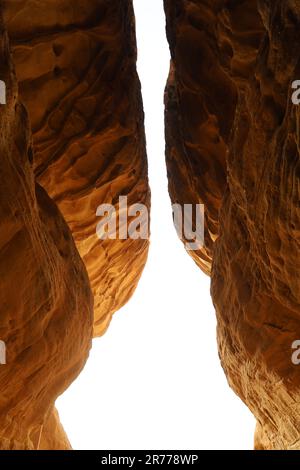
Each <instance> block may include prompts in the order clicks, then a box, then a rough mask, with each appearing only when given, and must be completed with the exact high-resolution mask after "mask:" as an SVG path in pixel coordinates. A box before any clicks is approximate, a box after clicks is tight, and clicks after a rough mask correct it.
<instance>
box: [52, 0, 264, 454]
mask: <svg viewBox="0 0 300 470" xmlns="http://www.w3.org/2000/svg"><path fill="white" fill-rule="evenodd" d="M134 5H135V11H136V18H137V38H138V50H139V60H138V71H139V75H140V79H141V82H142V88H143V99H144V108H145V113H146V134H147V141H148V159H149V174H150V184H151V191H152V216H151V218H152V220H151V232H152V237H151V249H150V254H149V260H148V263H147V266H146V268H145V271H144V274H143V276H142V279H141V281H140V284H139V286H138V289H137V291H136V293H135V295H134V296H133V298H132V299H131V300H130V302H129V303H128V304H127V305H126V306H125V307H124V308H123V309H122V310H120V311H119V312H118V313H117V314H116V315H115V316H114V319H113V321H112V324H111V326H110V328H109V330H108V332H107V333H106V334H105V336H104V337H102V338H99V339H96V340H94V341H93V349H92V352H91V355H90V358H89V360H88V363H87V366H86V367H85V369H84V371H83V372H82V373H81V375H80V377H79V378H78V379H77V380H76V381H75V382H74V383H73V384H72V386H71V387H70V388H69V390H67V391H66V392H65V393H64V395H63V396H62V397H60V398H59V399H58V401H57V407H58V410H59V413H60V416H61V420H62V423H63V425H64V427H65V430H66V432H67V434H68V436H69V439H70V441H71V444H72V445H73V448H74V449H96V450H116V449H120V450H138V449H144V450H153V449H169V450H176V449H183V450H190V449H195V450H198V449H199V450H201V449H252V448H253V435H254V427H255V422H254V418H253V416H252V415H251V413H250V412H249V411H248V409H247V408H246V407H245V405H244V404H243V403H242V402H241V401H240V400H239V398H237V397H236V396H235V395H234V393H233V392H232V391H231V390H230V389H229V387H228V385H227V382H226V379H225V376H224V373H223V371H222V368H221V366H220V363H219V359H218V354H217V346H216V321H215V314H214V309H213V306H212V302H211V299H210V295H209V279H208V278H207V277H206V276H205V275H204V274H203V273H202V272H201V271H200V270H199V268H197V266H196V265H195V264H194V262H193V261H192V259H191V258H190V257H189V256H188V255H187V253H186V252H185V250H184V248H183V245H182V244H181V242H180V241H179V240H178V238H177V235H176V233H175V230H174V227H173V224H172V215H171V205H170V200H169V196H168V192H167V179H166V168H165V161H164V145H165V144H164V108H163V94H164V87H165V83H166V79H167V74H168V69H169V49H168V45H167V40H166V36H165V20H164V12H163V0H134Z"/></svg>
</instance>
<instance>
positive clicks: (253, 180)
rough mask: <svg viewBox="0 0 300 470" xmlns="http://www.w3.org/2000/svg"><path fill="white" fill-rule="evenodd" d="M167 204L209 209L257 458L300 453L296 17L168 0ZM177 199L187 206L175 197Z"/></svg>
mask: <svg viewBox="0 0 300 470" xmlns="http://www.w3.org/2000/svg"><path fill="white" fill-rule="evenodd" d="M165 7H166V14H167V21H168V37H169V41H170V47H171V52H172V61H173V64H172V67H171V73H170V78H169V82H168V86H167V91H166V127H167V130H166V134H167V164H168V167H169V178H170V194H171V197H172V199H173V200H174V199H176V198H180V197H181V199H182V200H181V201H180V202H182V203H186V202H195V201H196V202H197V201H199V200H200V201H203V202H204V203H205V206H206V239H205V241H206V246H205V248H204V249H203V250H202V251H200V252H198V253H197V252H196V254H195V257H196V261H197V263H198V264H199V265H200V266H201V267H202V268H203V269H204V271H205V272H209V271H210V265H211V260H212V272H211V275H212V296H213V300H214V304H215V306H216V311H217V319H218V344H219V353H220V357H221V361H222V365H223V368H224V371H225V373H226V375H227V378H228V381H229V384H230V385H231V387H232V388H233V389H234V390H235V392H236V393H237V394H238V395H239V396H240V397H241V398H242V399H243V400H244V402H245V403H246V404H247V405H248V406H249V408H250V409H251V410H252V412H253V413H254V415H255V416H256V418H257V422H258V425H257V432H256V439H255V446H256V448H258V449H299V448H300V443H299V442H300V438H299V431H300V430H299V413H300V411H299V406H298V405H297V403H298V402H299V391H300V389H299V370H298V369H297V366H295V365H294V364H293V363H292V361H291V355H292V349H291V345H292V342H293V341H294V340H296V339H298V337H299V332H300V315H299V313H300V281H299V279H300V276H299V274H300V257H299V243H300V240H299V216H300V211H299V111H298V108H297V107H295V106H294V105H292V102H291V83H292V81H293V80H295V79H299V78H300V68H299V64H300V61H299V50H300V49H299V46H300V39H299V25H300V6H299V3H298V2H295V1H293V0H287V1H284V2H283V1H280V0H275V1H270V0H259V1H257V2H256V1H254V0H241V1H222V0H209V1H208V0H207V1H205V0H203V1H195V0H193V1H191V0H175V1H172V0H165ZM180 194H182V196H180Z"/></svg>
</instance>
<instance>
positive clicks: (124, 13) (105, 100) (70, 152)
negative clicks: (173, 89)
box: [3, 0, 149, 335]
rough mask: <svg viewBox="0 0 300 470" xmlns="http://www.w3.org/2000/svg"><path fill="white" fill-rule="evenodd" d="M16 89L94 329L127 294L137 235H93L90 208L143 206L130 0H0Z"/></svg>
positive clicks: (145, 191)
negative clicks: (80, 274) (87, 285)
mask: <svg viewBox="0 0 300 470" xmlns="http://www.w3.org/2000/svg"><path fill="white" fill-rule="evenodd" d="M3 4H4V14H5V22H6V27H7V29H8V32H9V37H10V41H11V43H12V50H13V57H14V63H15V66H16V74H17V78H18V82H19V89H20V97H21V99H22V101H23V102H24V104H25V105H26V107H27V109H28V112H29V117H30V121H31V124H32V129H33V142H34V150H35V151H34V156H33V166H34V170H35V175H36V178H37V180H38V181H39V183H40V184H41V185H42V186H43V187H44V188H45V189H46V191H47V192H48V194H49V196H50V197H51V198H52V199H53V200H54V201H55V202H56V203H57V205H58V207H59V209H60V210H61V212H62V214H63V216H64V218H65V220H66V222H67V223H68V225H69V227H70V229H71V231H72V234H73V237H74V240H75V243H76V245H77V248H78V250H79V253H80V255H81V257H82V259H83V261H84V263H85V265H86V267H87V270H88V274H89V278H90V282H91V286H92V290H93V294H94V301H95V327H94V334H95V335H100V334H102V333H103V332H104V331H105V330H106V328H107V326H108V324H109V322H110V319H111V316H112V314H113V313H114V312H115V311H116V310H118V309H119V308H120V307H121V306H122V305H124V303H126V301H127V300H128V299H129V298H130V297H131V295H132V293H133V291H134V290H135V287H136V285H137V282H138V280H139V277H140V275H141V273H142V270H143V267H144V264H145V262H146V258H147V251H148V241H147V240H130V239H127V240H106V241H102V242H101V243H100V242H99V239H98V238H97V236H96V226H97V223H98V222H99V218H98V217H96V210H97V207H98V206H99V205H100V204H103V203H112V204H113V205H114V206H116V208H118V200H119V196H120V195H121V196H127V197H128V205H132V204H135V203H143V204H145V205H147V206H148V207H149V188H148V177H147V160H146V152H145V138H144V126H143V111H142V103H141V95H140V84H139V80H138V77H137V73H136V45H135V44H136V43H135V31H134V16H133V9H132V2H131V1H130V0H110V1H107V0H76V1H70V0H55V1H53V0H43V1H40V2H37V1H35V0H14V1H11V0H4V1H3Z"/></svg>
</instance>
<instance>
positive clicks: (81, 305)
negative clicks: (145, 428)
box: [0, 23, 93, 449]
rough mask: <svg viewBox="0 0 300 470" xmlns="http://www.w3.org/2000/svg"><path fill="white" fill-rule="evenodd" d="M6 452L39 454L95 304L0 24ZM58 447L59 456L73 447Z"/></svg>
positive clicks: (0, 287)
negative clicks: (40, 178) (44, 180)
mask: <svg viewBox="0 0 300 470" xmlns="http://www.w3.org/2000/svg"><path fill="white" fill-rule="evenodd" d="M0 63H1V70H0V79H1V80H3V81H4V82H5V83H6V91H7V94H6V99H7V104H6V105H5V106H1V110H0V153H1V160H0V179H1V184H0V214H1V215H0V220H1V222H0V223H1V236H0V248H1V249H0V272H1V283H0V294H1V295H0V296H1V307H0V312H1V315H0V337H1V340H2V341H5V343H6V349H7V358H6V361H7V364H6V365H2V366H1V367H0V385H1V398H0V448H2V449H22V448H25V449H32V448H37V447H38V439H39V436H40V430H41V428H42V427H43V425H44V423H46V425H47V422H48V421H49V420H50V419H51V416H52V417H53V418H52V419H53V420H55V422H56V424H57V426H59V421H58V419H57V416H56V412H55V411H54V410H53V407H54V401H55V399H56V398H57V396H58V394H60V393H62V392H63V391H64V390H65V389H66V387H67V386H68V385H69V384H70V383H71V382H72V381H73V380H74V378H75V377H76V376H77V375H78V373H79V372H80V370H81V369H82V367H83V365H84V363H85V361H86V358H87V356H88V351H89V349H90V346H91V337H92V327H93V301H92V293H91V290H90V286H89V281H88V276H87V273H86V269H85V267H84V264H83V263H82V260H81V259H80V256H79V254H78V252H77V249H76V247H75V244H74V242H73V239H72V235H71V232H70V230H69V228H68V226H67V224H66V223H65V221H64V219H63V217H62V215H61V214H60V212H59V210H58V209H57V207H56V205H55V204H54V203H53V201H52V200H51V199H50V198H49V196H48V195H47V193H46V192H45V191H44V189H43V188H42V187H41V186H40V185H39V184H38V183H36V182H35V178H34V174H33V171H32V166H31V156H32V153H33V148H32V141H31V132H30V125H29V120H28V116H27V112H26V110H25V108H24V106H23V105H22V104H20V102H19V101H18V98H17V95H18V92H17V85H16V80H15V76H14V72H13V69H12V65H11V61H10V55H9V46H8V40H7V36H6V35H5V33H4V32H3V26H2V24H1V23H0ZM67 445H68V444H67V442H65V443H62V442H61V441H60V442H59V443H58V445H57V447H58V448H61V447H62V448H65V447H67Z"/></svg>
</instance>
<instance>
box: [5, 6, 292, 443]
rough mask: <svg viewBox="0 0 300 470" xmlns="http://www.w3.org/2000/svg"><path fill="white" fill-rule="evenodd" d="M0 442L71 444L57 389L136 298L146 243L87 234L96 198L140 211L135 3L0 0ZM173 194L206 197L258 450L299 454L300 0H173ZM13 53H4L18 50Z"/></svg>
mask: <svg viewBox="0 0 300 470" xmlns="http://www.w3.org/2000/svg"><path fill="white" fill-rule="evenodd" d="M0 7H1V12H2V14H3V16H1V18H0V80H3V81H4V82H5V83H6V86H7V103H6V105H4V106H3V105H0V149H1V161H0V182H1V184H0V223H1V235H0V240H1V250H0V272H1V284H0V290H1V300H2V302H1V307H0V338H1V340H4V341H5V343H6V345H7V364H6V365H5V366H3V367H2V366H1V367H0V386H1V392H2V393H1V398H0V404H1V406H0V448H2V449H37V448H39V449H67V448H69V447H70V444H69V442H68V438H67V436H66V435H65V433H64V430H63V428H62V426H61V425H60V422H59V418H58V415H57V412H56V410H55V408H54V403H55V399H56V398H57V396H58V395H59V394H60V393H62V392H63V391H64V390H65V389H66V388H67V387H68V385H69V384H70V383H71V382H72V381H73V380H74V379H75V377H76V376H77V375H78V374H79V372H80V371H81V369H82V367H83V366H84V363H85V361H86V359H87V356H88V352H89V349H90V346H91V339H92V336H93V335H95V336H99V335H101V334H103V333H104V332H105V330H106V328H107V327H108V325H109V322H110V319H111V317H112V314H113V313H114V312H115V311H116V310H118V309H119V308H120V307H121V306H122V305H124V303H125V302H126V301H127V300H128V299H129V298H130V296H131V295H132V293H133V291H134V289H135V287H136V285H137V283H138V280H139V277H140V275H141V272H142V270H143V267H144V265H145V262H146V258H147V250H148V241H147V240H131V239H126V240H120V239H116V240H107V241H102V242H101V243H100V241H99V240H98V238H97V236H96V226H97V223H98V220H97V217H96V210H97V207H98V206H99V205H100V204H102V203H113V204H114V205H115V206H116V207H118V198H119V196H121V195H122V196H124V195H127V196H128V204H133V203H144V204H146V206H147V207H149V204H150V203H149V187H148V178H147V161H146V151H145V137H144V127H143V111H142V102H141V94H140V84H139V81H138V77H137V73H136V45H135V32H134V15H133V9H132V2H131V1H130V0H110V1H107V0H76V1H74V2H70V1H69V0H60V1H58V0H43V1H41V2H37V1H35V0H13V1H12V0H2V1H0ZM165 11H166V17H167V35H168V40H169V43H170V50H171V56H172V61H171V69H170V76H169V79H168V83H167V88H166V94H165V102H166V145H167V151H166V156H167V167H168V177H169V192H170V196H171V199H172V201H173V202H176V203H179V204H184V203H193V204H197V203H199V202H200V203H204V204H205V244H204V246H203V248H201V249H199V250H198V251H195V252H190V254H191V255H192V256H193V258H194V260H195V262H196V263H197V264H198V265H199V267H200V268H201V269H202V270H203V271H204V272H205V273H207V274H209V275H211V279H212V289H211V291H212V296H213V300H214V304H215V307H216V312H217V320H218V346H219V353H220V358H221V362H222V366H223V368H224V371H225V373H226V376H227V378H228V382H229V384H230V386H231V387H232V388H233V389H234V391H235V392H236V393H237V394H238V395H239V396H240V397H241V398H242V400H243V401H244V402H245V403H246V404H247V406H248V407H249V408H250V409H251V411H252V412H253V413H254V415H255V416H256V419H257V423H258V424H257V431H256V436H255V447H256V448H257V449H300V437H299V431H300V429H299V422H300V420H299V418H300V409H299V404H298V402H299V399H300V396H299V395H300V393H299V391H300V388H299V386H300V375H299V373H298V369H297V366H295V365H294V364H293V363H292V361H291V353H292V351H291V345H292V342H293V341H294V340H296V339H299V338H300V318H299V314H300V308H299V307H300V305H299V304H300V257H299V214H300V210H299V192H300V186H299V175H300V171H299V152H300V140H299V139H300V127H299V126H300V113H299V111H298V108H297V107H296V106H294V105H293V104H292V102H291V82H292V80H295V79H300V65H299V64H300V61H299V50H300V36H299V32H298V31H299V25H300V4H299V2H298V0H272V1H271V0H201V1H200V0H165ZM10 50H11V54H10Z"/></svg>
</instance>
